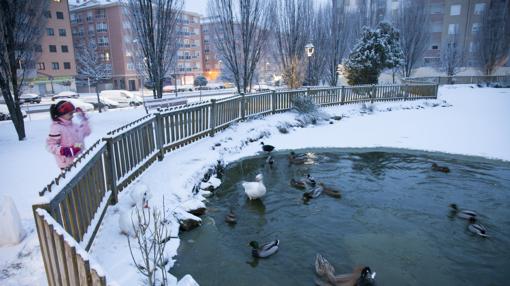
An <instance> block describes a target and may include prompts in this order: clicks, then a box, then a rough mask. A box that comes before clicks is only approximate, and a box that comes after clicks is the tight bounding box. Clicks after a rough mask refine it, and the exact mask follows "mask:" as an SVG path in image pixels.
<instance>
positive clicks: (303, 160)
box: [289, 155, 307, 165]
mask: <svg viewBox="0 0 510 286" xmlns="http://www.w3.org/2000/svg"><path fill="white" fill-rule="evenodd" d="M306 160H307V157H306V156H305V157H296V156H292V155H289V164H294V165H302V164H304V163H306Z"/></svg>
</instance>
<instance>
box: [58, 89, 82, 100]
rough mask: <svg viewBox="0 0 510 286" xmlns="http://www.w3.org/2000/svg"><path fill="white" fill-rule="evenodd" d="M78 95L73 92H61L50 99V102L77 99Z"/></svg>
mask: <svg viewBox="0 0 510 286" xmlns="http://www.w3.org/2000/svg"><path fill="white" fill-rule="evenodd" d="M79 97H80V95H79V94H78V93H76V92H74V91H62V92H59V93H57V94H55V95H54V96H52V97H51V100H57V99H64V98H79Z"/></svg>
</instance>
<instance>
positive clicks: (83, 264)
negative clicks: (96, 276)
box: [76, 255, 92, 286]
mask: <svg viewBox="0 0 510 286" xmlns="http://www.w3.org/2000/svg"><path fill="white" fill-rule="evenodd" d="M76 264H77V265H78V276H79V280H80V286H92V277H91V276H90V264H89V262H88V261H85V260H83V258H82V257H81V256H80V255H78V256H77V259H76Z"/></svg>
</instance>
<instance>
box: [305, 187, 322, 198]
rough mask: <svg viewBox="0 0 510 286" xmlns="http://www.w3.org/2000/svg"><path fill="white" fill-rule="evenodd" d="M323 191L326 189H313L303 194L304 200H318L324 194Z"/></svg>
mask: <svg viewBox="0 0 510 286" xmlns="http://www.w3.org/2000/svg"><path fill="white" fill-rule="evenodd" d="M323 191H324V188H323V187H321V186H318V187H316V188H313V189H311V190H309V191H307V192H305V193H304V194H303V199H304V200H309V199H315V198H318V197H319V196H320V195H321V194H322V192H323Z"/></svg>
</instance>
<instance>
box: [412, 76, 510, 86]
mask: <svg viewBox="0 0 510 286" xmlns="http://www.w3.org/2000/svg"><path fill="white" fill-rule="evenodd" d="M402 82H404V83H408V84H416V83H434V84H439V85H444V84H483V83H510V75H494V76H489V75H487V76H485V75H477V76H430V77H410V78H404V79H402Z"/></svg>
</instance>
